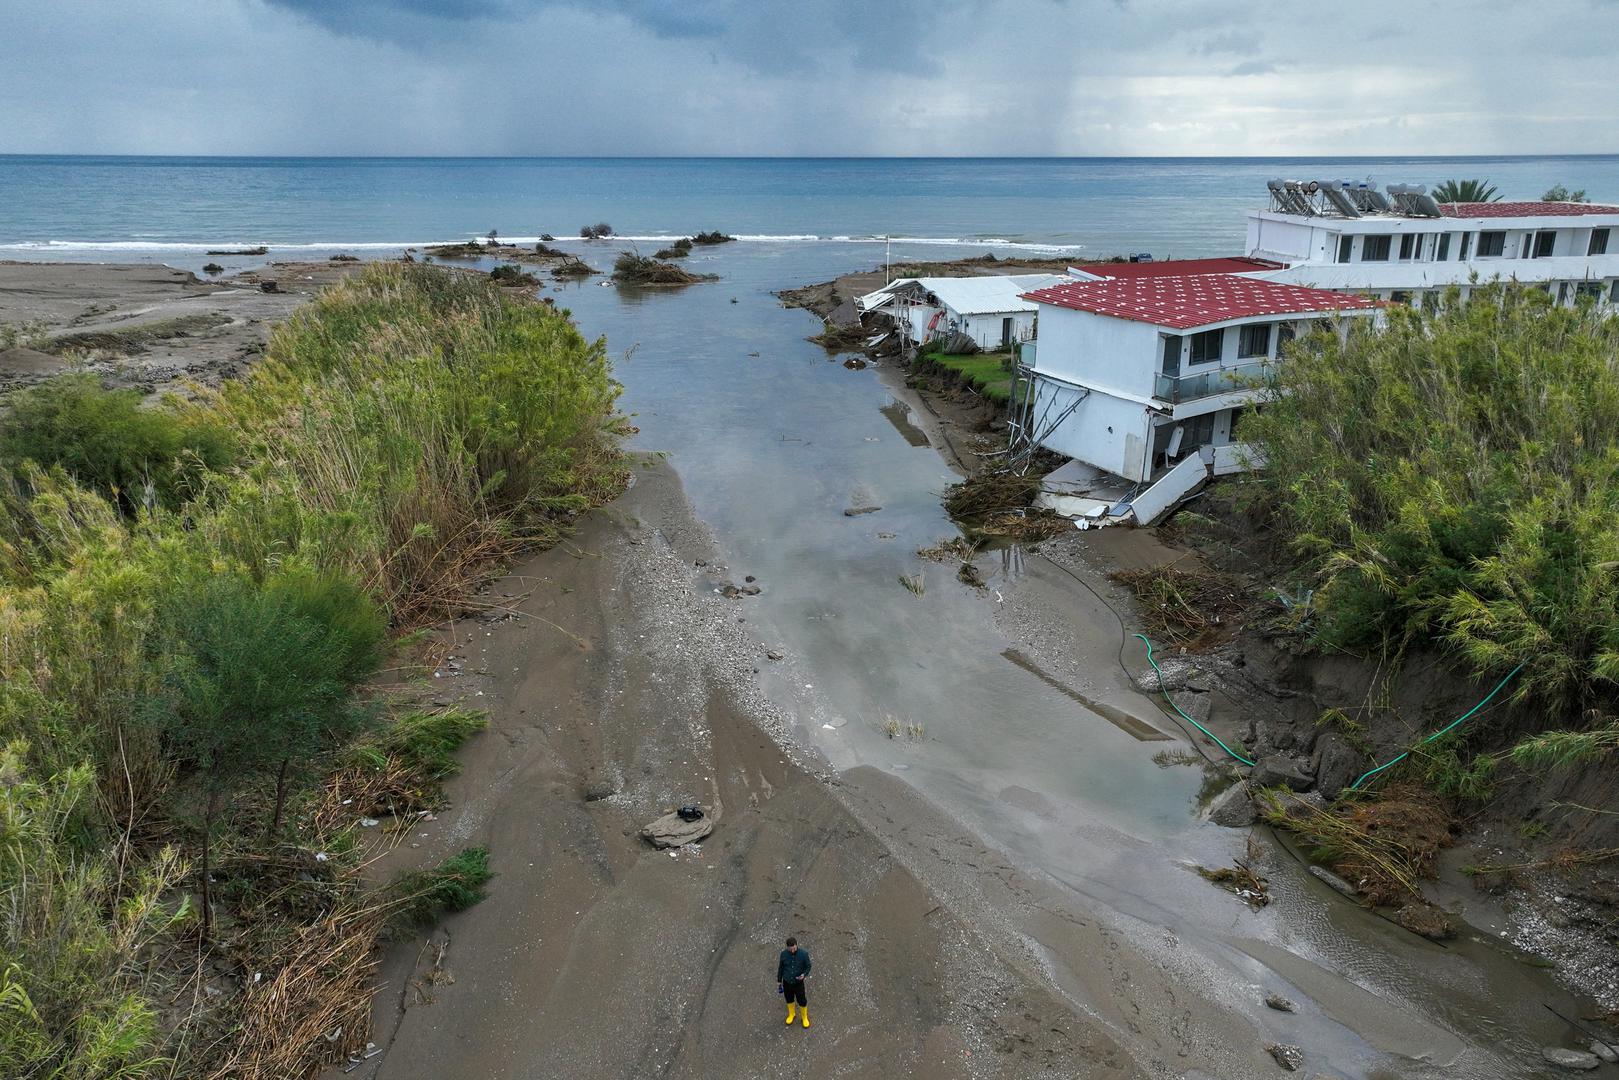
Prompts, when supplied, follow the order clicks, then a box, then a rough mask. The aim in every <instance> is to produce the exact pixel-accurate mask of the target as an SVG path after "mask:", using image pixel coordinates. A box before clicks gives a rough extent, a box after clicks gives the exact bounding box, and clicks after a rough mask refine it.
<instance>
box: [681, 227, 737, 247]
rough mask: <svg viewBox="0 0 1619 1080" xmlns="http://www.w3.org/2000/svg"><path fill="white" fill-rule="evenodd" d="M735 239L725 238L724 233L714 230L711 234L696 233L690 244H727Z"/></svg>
mask: <svg viewBox="0 0 1619 1080" xmlns="http://www.w3.org/2000/svg"><path fill="white" fill-rule="evenodd" d="M735 239H736V237H734V236H726V235H725V234H724V233H722V232H720V231H719V230H717V229H716V230H714V231H712V232H700V233H698V234H697V235H696V236H694V237H692V238H691V242H692V243H694V244H729V243H730V242H731V241H733V240H735Z"/></svg>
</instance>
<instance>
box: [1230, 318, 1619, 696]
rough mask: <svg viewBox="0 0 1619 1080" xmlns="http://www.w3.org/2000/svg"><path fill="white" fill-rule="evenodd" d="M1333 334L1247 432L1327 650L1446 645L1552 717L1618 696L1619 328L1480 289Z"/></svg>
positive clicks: (1301, 354) (1298, 346)
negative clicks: (1310, 575) (1509, 682)
mask: <svg viewBox="0 0 1619 1080" xmlns="http://www.w3.org/2000/svg"><path fill="white" fill-rule="evenodd" d="M1388 317H1389V325H1388V328H1387V330H1386V331H1385V332H1381V333H1379V332H1373V331H1370V330H1368V329H1366V328H1363V327H1362V328H1356V329H1352V330H1350V331H1349V332H1348V333H1347V335H1344V336H1340V335H1338V334H1335V333H1332V332H1318V333H1315V334H1312V335H1311V336H1309V337H1307V338H1303V339H1300V340H1299V341H1297V342H1295V343H1294V345H1293V347H1292V349H1291V350H1290V354H1289V360H1288V362H1287V363H1285V364H1280V365H1277V366H1276V367H1275V368H1274V369H1273V376H1272V380H1273V381H1272V383H1271V386H1270V387H1269V389H1270V392H1271V394H1272V396H1273V397H1274V398H1275V400H1273V401H1272V402H1271V403H1270V404H1268V405H1267V406H1266V407H1265V408H1263V409H1261V410H1258V412H1257V413H1256V414H1255V415H1253V416H1251V417H1248V418H1246V419H1245V420H1244V432H1245V434H1247V435H1248V437H1250V438H1251V439H1253V440H1254V441H1256V442H1257V443H1259V444H1260V446H1261V447H1262V449H1263V451H1264V454H1265V457H1266V460H1267V462H1268V467H1267V469H1266V472H1265V474H1264V483H1265V485H1266V491H1267V493H1268V496H1269V499H1270V501H1271V504H1272V505H1273V506H1274V507H1275V509H1276V510H1277V511H1278V514H1279V518H1280V521H1281V523H1282V524H1283V526H1284V527H1285V528H1286V529H1287V530H1288V531H1289V533H1290V534H1291V538H1292V541H1293V544H1294V546H1295V548H1296V550H1297V551H1298V552H1299V553H1300V554H1301V555H1303V556H1304V557H1305V558H1306V559H1307V560H1308V561H1309V563H1310V565H1311V566H1312V567H1313V568H1314V569H1315V570H1316V571H1317V572H1318V573H1319V575H1320V577H1321V579H1322V589H1321V590H1320V592H1319V593H1318V594H1317V600H1318V602H1319V603H1320V605H1321V607H1322V608H1323V611H1324V613H1325V616H1326V629H1325V634H1326V636H1328V637H1329V638H1330V639H1333V640H1336V641H1338V642H1347V641H1359V642H1362V643H1368V644H1374V645H1376V646H1378V647H1380V648H1383V649H1386V650H1388V651H1390V652H1395V653H1397V652H1399V651H1401V650H1403V649H1404V648H1405V647H1406V646H1407V645H1408V644H1410V643H1413V642H1418V641H1428V640H1437V641H1440V642H1443V643H1444V644H1445V645H1447V646H1448V647H1449V648H1450V649H1451V650H1453V651H1454V653H1455V654H1456V655H1458V656H1459V657H1460V658H1461V659H1463V660H1464V661H1465V662H1466V664H1467V665H1468V666H1469V667H1470V668H1471V669H1472V670H1473V671H1474V672H1475V673H1477V674H1479V675H1492V676H1494V677H1496V678H1499V677H1501V676H1503V675H1505V674H1506V673H1507V672H1508V671H1510V670H1511V669H1512V668H1513V667H1514V666H1515V665H1517V664H1518V663H1520V662H1521V663H1523V664H1524V669H1523V673H1522V675H1521V676H1520V678H1519V679H1518V681H1517V683H1516V687H1515V692H1516V694H1517V696H1518V697H1519V698H1520V699H1522V698H1526V697H1533V698H1535V699H1536V700H1537V701H1539V702H1540V703H1541V704H1543V705H1547V706H1550V707H1552V708H1554V709H1555V708H1560V707H1564V706H1569V705H1574V704H1579V703H1583V702H1586V701H1588V700H1589V699H1590V698H1592V697H1593V696H1600V697H1602V698H1604V699H1611V698H1612V696H1613V692H1614V690H1615V688H1616V686H1619V577H1616V575H1615V574H1614V573H1613V567H1614V565H1616V563H1619V517H1616V514H1619V321H1616V320H1613V319H1609V318H1607V317H1605V316H1603V315H1602V314H1600V313H1599V312H1597V311H1596V310H1594V309H1592V308H1589V307H1581V308H1577V309H1570V308H1559V307H1554V306H1553V305H1552V304H1551V302H1550V300H1549V299H1548V297H1547V296H1546V295H1545V294H1544V293H1542V292H1541V291H1539V290H1536V289H1523V288H1519V287H1517V286H1510V287H1499V286H1488V287H1486V286H1475V287H1474V289H1473V295H1472V297H1471V299H1470V300H1469V301H1468V302H1467V303H1466V304H1463V303H1461V302H1460V300H1459V298H1458V297H1456V296H1455V295H1452V296H1451V297H1449V298H1448V299H1447V300H1446V302H1445V303H1444V304H1443V305H1441V306H1440V310H1438V311H1419V310H1415V309H1412V308H1406V307H1400V308H1394V309H1391V310H1390V311H1389V313H1388Z"/></svg>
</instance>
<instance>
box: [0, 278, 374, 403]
mask: <svg viewBox="0 0 1619 1080" xmlns="http://www.w3.org/2000/svg"><path fill="white" fill-rule="evenodd" d="M360 265H362V264H360V263H357V262H318V263H272V264H271V265H269V266H267V267H263V268H261V269H258V270H252V271H248V272H246V273H243V274H239V275H236V276H232V277H227V278H221V279H218V280H204V279H202V278H198V277H197V276H196V275H195V274H192V273H190V272H189V271H185V270H174V269H170V268H169V267H166V266H154V265H149V264H141V265H127V266H126V265H119V264H114V263H108V264H101V263H96V264H91V263H20V262H0V329H3V330H4V331H5V332H6V336H7V339H14V340H9V341H8V342H7V343H8V344H10V347H9V348H5V349H0V391H4V390H12V389H16V388H18V387H21V386H27V385H30V384H32V383H35V382H39V381H41V380H44V379H48V378H50V377H51V376H53V375H57V374H60V373H62V372H64V371H69V370H78V371H86V370H87V371H92V372H95V373H97V374H99V375H101V376H102V377H103V379H104V380H105V381H106V382H107V383H108V384H109V385H120V386H132V387H136V388H138V389H141V390H145V391H147V392H154V391H162V390H168V389H180V388H183V386H184V385H185V384H186V383H188V382H197V383H201V384H204V385H217V384H218V383H220V382H222V381H224V380H225V379H228V378H231V377H232V376H235V375H239V374H240V373H241V372H243V371H244V370H246V369H247V367H248V366H250V365H251V364H252V363H253V362H254V361H255V360H257V359H258V357H259V356H260V355H261V354H262V353H263V350H264V344H265V342H266V340H268V338H269V334H270V329H271V328H272V327H273V326H274V325H275V323H276V322H278V321H279V320H281V319H284V318H286V317H287V316H288V315H289V314H291V313H292V311H293V310H294V309H296V308H297V307H298V306H299V305H300V304H303V303H304V302H305V301H307V300H309V298H310V297H312V296H314V295H315V293H317V292H319V291H320V290H321V289H322V288H323V287H325V286H326V285H328V284H330V283H331V282H333V281H336V280H338V279H340V278H342V277H343V276H345V275H347V274H350V273H353V272H354V271H355V269H356V268H357V267H358V266H360ZM271 283H273V284H271ZM267 287H268V288H267Z"/></svg>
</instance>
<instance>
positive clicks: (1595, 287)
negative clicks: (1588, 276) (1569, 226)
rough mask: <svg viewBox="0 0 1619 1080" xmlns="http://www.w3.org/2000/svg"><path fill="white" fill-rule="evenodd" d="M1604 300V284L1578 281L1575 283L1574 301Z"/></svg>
mask: <svg viewBox="0 0 1619 1080" xmlns="http://www.w3.org/2000/svg"><path fill="white" fill-rule="evenodd" d="M1600 299H1602V282H1600V281H1576V282H1575V283H1574V301H1575V302H1576V303H1578V302H1579V301H1581V300H1600Z"/></svg>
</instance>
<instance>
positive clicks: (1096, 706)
mask: <svg viewBox="0 0 1619 1080" xmlns="http://www.w3.org/2000/svg"><path fill="white" fill-rule="evenodd" d="M1001 655H1002V656H1004V657H1006V658H1007V659H1008V660H1010V661H1012V663H1014V664H1016V665H1017V666H1018V667H1020V668H1022V669H1023V670H1024V671H1027V672H1028V673H1029V674H1030V675H1033V676H1034V677H1035V678H1037V679H1039V680H1040V681H1041V682H1043V683H1045V684H1046V685H1047V686H1049V687H1051V688H1052V689H1053V690H1056V691H1057V692H1058V693H1060V694H1062V695H1064V696H1065V697H1069V698H1072V699H1073V700H1074V701H1077V702H1078V703H1079V704H1081V705H1083V706H1084V707H1085V708H1087V709H1089V710H1090V711H1091V712H1093V713H1095V714H1096V715H1097V716H1100V717H1101V718H1102V719H1104V720H1106V721H1108V722H1109V723H1111V724H1113V725H1114V726H1115V727H1117V728H1118V729H1119V730H1120V731H1123V732H1125V733H1126V734H1128V735H1131V736H1133V737H1135V738H1137V739H1140V740H1141V741H1142V742H1168V741H1169V740H1170V739H1171V738H1172V736H1169V735H1165V734H1164V733H1163V732H1162V731H1159V730H1158V729H1157V728H1155V727H1153V726H1152V725H1151V724H1149V723H1147V722H1146V721H1145V720H1142V719H1140V718H1138V717H1135V716H1131V715H1130V714H1129V713H1127V712H1125V711H1124V710H1123V709H1117V708H1114V707H1113V706H1112V705H1104V704H1102V703H1101V702H1100V701H1092V700H1091V699H1090V698H1088V697H1086V696H1085V695H1084V694H1081V693H1080V692H1079V691H1078V690H1075V689H1074V688H1073V687H1071V686H1069V685H1068V684H1067V683H1064V682H1061V681H1059V680H1058V679H1057V678H1056V677H1055V676H1053V675H1051V674H1050V673H1049V672H1047V671H1045V670H1044V669H1043V668H1041V667H1040V665H1039V664H1036V663H1035V662H1034V661H1033V660H1030V659H1029V658H1028V657H1027V656H1025V655H1023V654H1022V653H1021V652H1019V651H1018V650H1016V649H1007V650H1006V651H1005V652H1003V653H1001Z"/></svg>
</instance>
